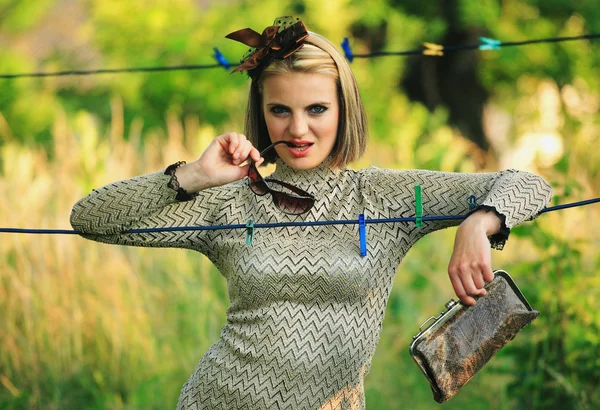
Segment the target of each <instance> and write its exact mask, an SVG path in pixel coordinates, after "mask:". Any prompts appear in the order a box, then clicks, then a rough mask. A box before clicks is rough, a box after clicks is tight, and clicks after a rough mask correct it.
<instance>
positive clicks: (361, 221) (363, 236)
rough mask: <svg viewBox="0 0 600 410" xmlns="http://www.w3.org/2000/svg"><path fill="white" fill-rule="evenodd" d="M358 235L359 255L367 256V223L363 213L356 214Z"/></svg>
mask: <svg viewBox="0 0 600 410" xmlns="http://www.w3.org/2000/svg"><path fill="white" fill-rule="evenodd" d="M358 236H359V238H360V256H362V257H365V256H367V224H366V223H365V215H364V214H359V215H358Z"/></svg>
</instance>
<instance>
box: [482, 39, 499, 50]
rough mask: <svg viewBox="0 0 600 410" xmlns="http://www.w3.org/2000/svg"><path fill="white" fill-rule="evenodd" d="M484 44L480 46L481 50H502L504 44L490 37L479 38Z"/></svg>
mask: <svg viewBox="0 0 600 410" xmlns="http://www.w3.org/2000/svg"><path fill="white" fill-rule="evenodd" d="M479 41H481V43H482V44H480V45H479V49H480V50H500V46H501V45H502V42H501V41H499V40H495V39H493V38H488V37H479Z"/></svg>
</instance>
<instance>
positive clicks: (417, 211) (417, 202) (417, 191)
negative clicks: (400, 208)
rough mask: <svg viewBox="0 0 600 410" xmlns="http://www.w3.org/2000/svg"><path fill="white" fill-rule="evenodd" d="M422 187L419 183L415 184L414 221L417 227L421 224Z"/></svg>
mask: <svg viewBox="0 0 600 410" xmlns="http://www.w3.org/2000/svg"><path fill="white" fill-rule="evenodd" d="M422 196H423V189H422V188H421V185H415V223H416V225H417V228H420V227H421V226H423V199H422Z"/></svg>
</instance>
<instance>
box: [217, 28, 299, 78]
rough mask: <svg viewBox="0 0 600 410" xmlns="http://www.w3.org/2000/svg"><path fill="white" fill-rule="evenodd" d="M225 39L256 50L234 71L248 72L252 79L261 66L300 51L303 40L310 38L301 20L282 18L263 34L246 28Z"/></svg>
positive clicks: (230, 34) (251, 51)
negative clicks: (256, 69)
mask: <svg viewBox="0 0 600 410" xmlns="http://www.w3.org/2000/svg"><path fill="white" fill-rule="evenodd" d="M225 37H226V38H229V39H231V40H235V41H239V42H240V43H243V44H246V45H247V46H250V47H253V48H254V50H250V53H249V54H248V55H247V56H245V57H244V58H243V59H242V64H240V65H239V66H237V67H236V68H235V69H234V70H233V72H234V73H235V72H237V71H248V74H249V75H250V76H251V77H252V73H251V71H252V70H254V69H255V68H257V67H259V66H260V65H262V64H264V65H265V66H266V65H268V64H269V63H270V62H271V61H273V60H275V59H279V60H282V59H284V58H286V57H289V56H290V55H292V54H294V53H295V52H296V51H298V50H300V49H301V48H302V46H303V43H302V40H304V39H305V38H306V37H308V31H307V30H306V27H305V26H304V23H303V22H302V21H300V20H299V19H293V18H292V17H281V18H278V19H276V20H275V22H274V24H273V25H272V26H268V27H267V28H265V29H264V30H263V32H262V34H259V33H258V32H256V31H254V30H252V29H251V28H244V29H241V30H238V31H234V32H233V33H229V34H227V35H226V36H225Z"/></svg>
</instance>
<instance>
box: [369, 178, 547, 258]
mask: <svg viewBox="0 0 600 410" xmlns="http://www.w3.org/2000/svg"><path fill="white" fill-rule="evenodd" d="M363 175H364V176H363V178H364V184H365V188H366V189H368V190H369V191H370V192H371V194H372V195H373V197H374V200H372V201H371V204H370V206H371V212H374V213H375V214H378V215H379V216H378V217H384V218H385V217H414V216H415V194H414V186H415V185H421V188H422V202H423V216H434V215H440V216H466V215H468V214H469V213H470V212H472V210H471V209H470V208H469V197H470V196H472V195H474V196H475V200H476V204H477V208H476V209H479V208H484V209H488V210H490V209H491V210H494V211H495V212H496V213H497V214H498V215H499V217H500V218H501V220H502V222H503V227H504V228H507V229H510V228H512V227H514V226H515V225H518V224H520V223H522V222H524V221H527V220H532V219H534V218H535V217H536V216H537V215H538V214H539V212H540V211H541V210H542V209H544V207H545V206H546V205H547V204H548V202H549V201H550V199H551V197H552V188H551V187H550V185H549V184H548V183H547V182H546V181H545V180H544V179H543V178H541V177H539V176H537V175H534V174H531V173H529V172H524V171H518V170H513V169H511V170H505V171H500V172H495V173H450V172H436V171H426V170H411V171H394V170H387V169H380V168H376V167H371V168H368V169H365V170H364V171H363ZM460 222H461V220H460V219H457V220H447V221H429V222H426V223H425V224H424V225H423V227H422V228H419V229H409V232H408V233H409V234H410V235H411V236H415V237H417V239H418V237H420V236H422V235H424V234H426V233H429V232H432V231H434V230H437V229H442V228H445V227H448V226H454V225H458V224H460ZM412 226H413V227H414V225H412ZM499 242H500V243H498V244H497V245H498V247H499V248H501V246H502V245H503V243H502V242H503V240H502V239H499Z"/></svg>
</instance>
